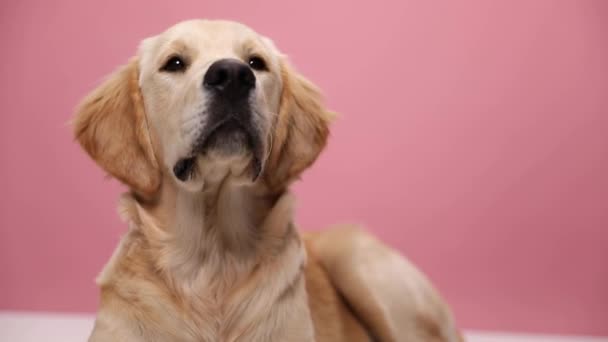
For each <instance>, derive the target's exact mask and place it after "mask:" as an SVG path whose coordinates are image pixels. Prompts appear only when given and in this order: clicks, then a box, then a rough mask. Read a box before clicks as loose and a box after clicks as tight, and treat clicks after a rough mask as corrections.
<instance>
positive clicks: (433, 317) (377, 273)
mask: <svg viewBox="0 0 608 342" xmlns="http://www.w3.org/2000/svg"><path fill="white" fill-rule="evenodd" d="M309 243H310V245H311V249H312V251H313V253H315V255H316V256H317V257H318V260H319V262H320V263H321V265H323V267H324V269H325V270H326V271H327V275H328V276H329V278H330V280H331V282H332V284H333V285H334V286H335V287H336V289H337V291H338V292H339V293H340V295H342V296H343V297H344V298H345V300H346V301H347V302H348V305H349V306H350V307H352V309H353V311H354V312H355V314H356V315H357V317H358V318H359V319H360V320H361V321H362V322H363V323H364V325H365V326H366V327H368V329H369V330H370V331H371V332H372V334H373V335H374V337H376V338H377V339H378V340H381V341H436V342H456V341H459V339H460V336H459V333H458V331H457V329H456V328H455V325H454V321H453V318H452V315H451V313H450V311H449V309H448V306H447V305H446V304H445V303H444V302H443V300H442V299H441V298H440V296H439V294H438V293H437V291H436V290H435V289H434V288H433V286H432V285H431V283H430V281H429V280H428V279H427V278H426V277H425V276H424V275H423V274H422V273H421V272H420V271H419V270H418V269H417V268H416V267H415V266H414V265H413V264H411V263H410V262H409V261H407V260H406V259H405V258H404V257H402V256H401V255H400V254H399V253H397V252H396V251H394V250H393V249H391V248H389V247H388V246H386V245H385V244H383V243H382V242H380V241H379V240H377V239H376V238H374V237H373V236H372V235H370V234H369V233H367V232H366V231H365V230H363V229H362V228H360V227H357V226H351V225H345V226H336V227H333V228H332V229H329V230H326V231H323V232H320V233H316V234H314V235H312V236H311V237H309Z"/></svg>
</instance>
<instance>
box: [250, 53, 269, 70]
mask: <svg viewBox="0 0 608 342" xmlns="http://www.w3.org/2000/svg"><path fill="white" fill-rule="evenodd" d="M248 64H249V66H250V67H251V68H252V69H253V70H259V71H266V70H268V67H266V62H265V61H264V60H263V59H262V58H261V57H258V56H251V57H249V62H248Z"/></svg>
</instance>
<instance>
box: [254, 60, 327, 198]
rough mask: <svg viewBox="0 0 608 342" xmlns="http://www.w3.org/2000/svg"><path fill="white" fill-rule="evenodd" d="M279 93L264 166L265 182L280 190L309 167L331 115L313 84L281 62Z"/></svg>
mask: <svg viewBox="0 0 608 342" xmlns="http://www.w3.org/2000/svg"><path fill="white" fill-rule="evenodd" d="M281 77H282V80H283V93H282V94H281V102H280V110H279V114H278V117H277V119H276V122H275V127H274V131H273V132H274V133H273V134H274V135H273V137H272V151H271V153H270V157H269V158H268V161H267V164H266V172H265V177H266V182H267V183H268V184H269V185H270V187H271V188H273V189H277V190H281V188H282V187H285V186H287V185H288V184H289V182H291V181H293V180H295V179H296V178H297V177H298V176H299V175H300V173H302V171H304V169H306V168H307V167H309V166H310V165H311V164H312V163H313V162H314V161H315V160H316V159H317V157H318V155H319V153H320V152H321V150H322V149H323V148H324V147H325V144H326V142H327V137H328V135H329V123H330V121H331V119H332V118H333V113H331V112H329V111H328V110H327V109H325V107H324V105H323V103H322V97H321V94H320V92H319V90H318V89H317V87H316V86H315V85H313V84H312V83H311V82H310V81H308V80H307V79H305V78H304V77H303V76H301V75H300V74H298V73H297V72H296V71H295V70H293V68H292V67H291V66H289V65H288V64H287V62H285V61H282V62H281Z"/></svg>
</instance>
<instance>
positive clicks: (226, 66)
mask: <svg viewBox="0 0 608 342" xmlns="http://www.w3.org/2000/svg"><path fill="white" fill-rule="evenodd" d="M203 85H204V87H205V88H206V89H210V90H213V91H215V92H217V93H219V94H221V95H224V96H226V97H230V98H239V97H244V96H247V95H248V94H249V92H250V91H251V89H253V88H255V75H254V74H253V72H252V71H251V69H250V68H249V66H248V65H246V64H245V63H243V62H241V61H239V60H236V59H221V60H219V61H216V62H214V63H213V64H211V66H210V67H209V69H208V70H207V72H206V73H205V77H204V79H203Z"/></svg>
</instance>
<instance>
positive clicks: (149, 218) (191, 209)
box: [137, 178, 295, 285]
mask: <svg viewBox="0 0 608 342" xmlns="http://www.w3.org/2000/svg"><path fill="white" fill-rule="evenodd" d="M163 184H166V185H163V186H162V188H161V190H160V196H159V198H158V200H157V201H155V202H154V203H148V204H142V203H139V205H138V207H139V208H140V210H138V213H137V215H138V221H139V222H140V223H139V224H138V227H139V228H140V229H141V230H142V232H143V233H144V236H145V237H146V239H147V240H148V241H149V243H150V246H153V247H154V248H159V249H162V250H163V252H164V253H158V254H156V255H160V256H161V257H160V260H155V261H154V262H155V264H156V267H157V268H159V269H161V270H163V271H164V272H165V273H166V274H168V275H170V276H171V277H172V278H178V279H180V280H184V279H186V280H196V279H198V278H200V277H201V276H203V277H205V278H221V279H224V280H225V281H226V282H236V281H238V279H239V278H240V277H242V276H244V275H246V274H248V273H250V272H251V270H252V269H253V268H254V267H255V265H257V264H259V263H260V260H262V259H263V258H264V257H265V256H266V255H267V254H268V253H272V250H273V249H275V248H279V247H280V246H281V245H282V244H284V243H285V240H288V239H289V238H293V235H295V232H294V231H293V230H294V229H293V225H292V221H291V220H292V204H293V203H292V202H293V201H292V199H291V196H290V195H289V194H288V193H287V192H283V193H271V192H269V191H268V190H267V187H266V186H265V185H264V184H263V183H256V184H242V183H235V182H231V181H230V180H229V179H227V178H225V179H223V180H222V181H220V182H217V183H214V184H209V185H207V186H206V187H205V189H204V190H203V191H201V192H196V193H195V192H189V191H185V190H183V189H180V188H178V187H176V186H174V184H173V183H171V180H170V179H165V182H164V183H163ZM201 273H204V274H203V275H202V274H201ZM226 285H228V284H226Z"/></svg>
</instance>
